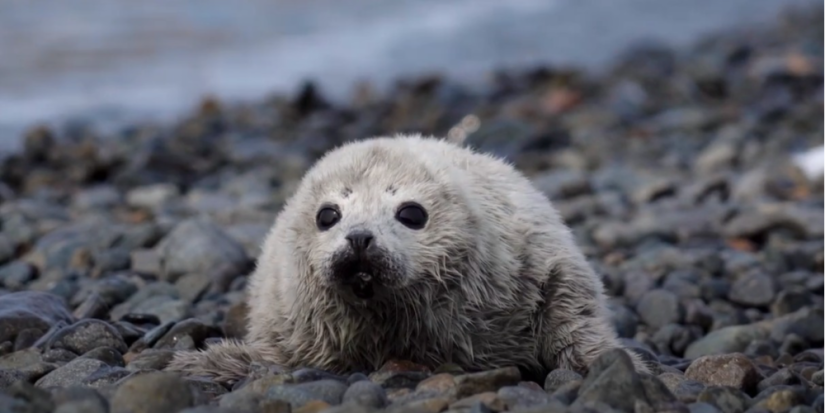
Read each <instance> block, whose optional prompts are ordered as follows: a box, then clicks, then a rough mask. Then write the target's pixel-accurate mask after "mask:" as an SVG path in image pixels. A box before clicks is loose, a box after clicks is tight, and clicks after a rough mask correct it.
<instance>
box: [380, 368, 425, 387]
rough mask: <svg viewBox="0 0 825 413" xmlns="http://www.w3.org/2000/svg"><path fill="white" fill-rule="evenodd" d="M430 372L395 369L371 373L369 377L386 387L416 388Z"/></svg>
mask: <svg viewBox="0 0 825 413" xmlns="http://www.w3.org/2000/svg"><path fill="white" fill-rule="evenodd" d="M429 376H430V374H429V373H427V372H424V371H395V370H385V371H380V370H379V371H377V372H375V373H372V374H370V376H369V378H370V380H372V381H373V382H375V383H377V384H379V385H381V386H382V387H384V388H386V389H390V388H401V387H405V388H414V387H415V386H417V385H418V383H420V382H421V381H422V380H424V379H426V378H427V377H429Z"/></svg>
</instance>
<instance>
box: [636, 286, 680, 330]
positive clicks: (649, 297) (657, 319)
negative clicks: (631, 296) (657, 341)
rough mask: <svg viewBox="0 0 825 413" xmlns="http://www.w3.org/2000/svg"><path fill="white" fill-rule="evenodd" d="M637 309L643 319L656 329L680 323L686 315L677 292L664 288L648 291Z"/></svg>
mask: <svg viewBox="0 0 825 413" xmlns="http://www.w3.org/2000/svg"><path fill="white" fill-rule="evenodd" d="M636 311H637V312H638V313H639V317H640V318H641V319H642V321H643V322H644V323H645V324H647V325H648V326H650V327H652V328H654V329H659V328H661V327H663V326H665V325H667V324H670V323H679V322H680V321H681V320H682V318H683V317H684V310H683V308H682V305H681V304H680V303H679V298H678V297H676V294H673V293H672V292H670V291H667V290H662V289H655V290H651V291H648V292H647V293H646V294H645V295H644V296H642V299H641V300H640V301H639V305H638V307H637V308H636Z"/></svg>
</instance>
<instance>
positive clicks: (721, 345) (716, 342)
mask: <svg viewBox="0 0 825 413" xmlns="http://www.w3.org/2000/svg"><path fill="white" fill-rule="evenodd" d="M768 335H769V332H768V331H767V330H766V329H765V328H763V327H761V326H759V325H753V324H751V325H737V326H730V327H724V328H721V329H719V330H716V331H711V332H710V333H709V334H708V335H706V336H704V337H702V338H700V339H699V340H696V341H694V342H693V343H691V344H690V345H689V346H688V348H687V350H685V358H689V359H695V358H699V357H702V356H707V355H711V354H722V353H733V352H741V351H745V349H746V348H747V347H748V345H749V344H750V343H752V342H754V341H756V340H763V339H766V338H767V337H768Z"/></svg>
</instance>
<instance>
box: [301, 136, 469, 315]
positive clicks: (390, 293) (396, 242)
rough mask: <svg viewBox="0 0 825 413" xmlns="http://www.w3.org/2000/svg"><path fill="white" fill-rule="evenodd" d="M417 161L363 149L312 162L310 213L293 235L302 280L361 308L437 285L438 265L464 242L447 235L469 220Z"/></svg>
mask: <svg viewBox="0 0 825 413" xmlns="http://www.w3.org/2000/svg"><path fill="white" fill-rule="evenodd" d="M419 156H421V157H419ZM425 157H426V154H415V153H411V152H409V151H407V150H405V149H404V148H398V147H396V146H394V145H382V144H381V142H371V143H369V144H367V143H362V144H355V145H351V146H348V147H346V148H345V149H344V150H339V151H334V152H332V153H331V154H330V155H329V156H328V157H326V158H324V159H322V160H321V161H319V163H318V164H317V165H316V168H314V169H313V170H312V171H311V172H310V173H309V174H308V176H307V178H308V179H307V181H308V184H307V187H306V188H305V190H306V195H307V198H309V199H308V200H307V201H308V203H311V204H312V205H313V207H314V208H313V209H312V210H308V211H306V215H305V216H303V219H302V220H301V223H300V224H301V225H302V226H303V228H302V229H301V230H300V231H296V233H299V234H300V236H299V237H298V239H297V240H296V241H297V245H296V246H295V249H296V253H297V254H298V257H296V258H297V259H298V260H299V261H300V262H305V263H306V266H307V267H306V268H308V271H306V274H305V275H304V276H306V277H312V278H314V280H312V282H314V283H320V284H321V285H323V286H324V287H326V289H327V290H329V291H332V292H333V293H334V294H339V295H340V296H342V297H344V298H346V299H348V300H350V301H353V302H362V303H363V302H371V301H377V300H383V299H387V300H392V299H397V298H398V296H399V294H404V293H405V291H406V287H408V286H410V285H412V284H415V283H419V282H443V279H442V277H443V276H444V275H445V272H446V271H447V269H446V267H445V265H446V263H447V262H448V261H450V260H451V259H457V258H458V259H460V255H461V251H457V250H456V249H457V248H461V246H462V245H464V243H462V242H461V241H462V237H463V236H465V235H469V234H465V233H464V232H463V231H456V230H455V228H460V229H462V230H466V229H467V228H468V226H467V221H468V220H469V212H468V211H466V209H465V208H463V205H462V203H461V202H460V201H459V200H460V198H461V197H460V196H459V195H458V194H457V191H456V190H455V188H453V186H452V185H445V183H444V180H443V178H440V177H439V174H438V171H434V170H433V165H431V164H428V163H427V161H426V158H425ZM309 229H311V230H309Z"/></svg>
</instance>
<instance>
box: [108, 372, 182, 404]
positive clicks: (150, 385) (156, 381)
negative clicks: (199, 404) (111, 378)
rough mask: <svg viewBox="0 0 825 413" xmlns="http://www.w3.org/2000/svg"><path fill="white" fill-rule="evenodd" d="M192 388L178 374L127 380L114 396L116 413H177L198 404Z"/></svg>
mask: <svg viewBox="0 0 825 413" xmlns="http://www.w3.org/2000/svg"><path fill="white" fill-rule="evenodd" d="M194 401H195V395H194V394H193V391H192V389H191V387H190V386H189V385H188V384H187V383H186V381H184V380H183V379H181V378H180V377H178V376H177V375H175V374H172V373H166V372H155V373H144V374H139V375H136V376H134V377H131V378H129V379H126V381H124V382H123V383H122V384H121V385H120V386H119V387H118V388H117V390H116V391H115V394H114V395H113V396H112V401H111V403H112V413H167V412H168V413H177V412H178V411H180V410H183V409H185V408H187V407H192V406H193V405H194Z"/></svg>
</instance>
